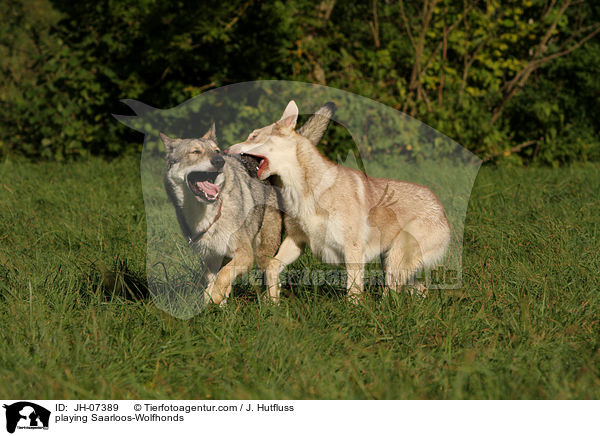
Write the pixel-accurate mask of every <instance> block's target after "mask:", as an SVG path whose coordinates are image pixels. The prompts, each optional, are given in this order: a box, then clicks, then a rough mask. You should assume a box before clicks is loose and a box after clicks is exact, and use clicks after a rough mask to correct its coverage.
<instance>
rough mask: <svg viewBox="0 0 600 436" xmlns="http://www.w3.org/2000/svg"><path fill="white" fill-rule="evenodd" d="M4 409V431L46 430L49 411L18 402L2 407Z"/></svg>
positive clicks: (33, 404) (24, 402)
mask: <svg viewBox="0 0 600 436" xmlns="http://www.w3.org/2000/svg"><path fill="white" fill-rule="evenodd" d="M4 408H5V409H6V431H8V432H9V433H14V432H15V430H16V429H19V430H22V429H25V430H41V429H43V430H48V424H49V422H50V411H49V410H48V409H45V408H44V407H42V406H38V405H37V404H35V403H30V402H29V401H19V402H18V403H13V404H10V405H6V404H5V405H4Z"/></svg>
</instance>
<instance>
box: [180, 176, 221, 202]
mask: <svg viewBox="0 0 600 436" xmlns="http://www.w3.org/2000/svg"><path fill="white" fill-rule="evenodd" d="M218 175H219V173H218V172H215V171H210V172H205V171H192V172H190V173H189V174H188V175H187V177H186V180H187V184H188V187H189V188H190V191H192V193H193V194H194V195H195V196H196V197H198V198H200V199H201V200H204V201H207V202H209V203H212V202H213V201H215V200H216V199H217V197H218V196H219V186H217V185H215V179H216V178H217V176H218Z"/></svg>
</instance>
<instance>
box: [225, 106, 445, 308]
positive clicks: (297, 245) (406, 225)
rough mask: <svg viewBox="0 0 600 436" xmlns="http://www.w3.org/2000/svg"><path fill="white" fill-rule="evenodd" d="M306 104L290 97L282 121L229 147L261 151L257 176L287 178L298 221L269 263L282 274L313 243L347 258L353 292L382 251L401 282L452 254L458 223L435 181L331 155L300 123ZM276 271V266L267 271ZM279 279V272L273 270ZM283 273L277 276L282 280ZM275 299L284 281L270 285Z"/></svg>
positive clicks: (351, 294)
mask: <svg viewBox="0 0 600 436" xmlns="http://www.w3.org/2000/svg"><path fill="white" fill-rule="evenodd" d="M297 118H298V106H296V103H295V102H294V101H290V102H289V104H288V105H287V107H286V108H285V111H284V113H283V116H282V117H281V119H280V120H279V121H277V122H276V123H274V124H271V125H269V126H266V127H263V128H261V129H257V130H255V131H254V132H252V133H251V134H250V136H248V139H247V140H246V141H244V142H242V143H239V144H235V145H233V146H231V147H229V149H228V150H227V152H228V153H230V154H234V153H241V154H247V155H251V156H253V157H255V158H257V159H258V162H259V165H258V172H257V177H258V178H259V179H261V180H264V179H266V178H267V177H269V176H271V175H277V176H279V178H280V179H281V184H282V197H283V204H284V206H285V212H286V213H287V214H289V215H290V216H291V218H292V221H293V224H295V225H293V226H288V228H287V231H288V235H287V237H286V239H285V240H284V241H283V243H282V244H281V247H280V249H279V251H278V253H277V255H276V256H275V258H274V259H273V260H272V262H274V264H273V265H272V266H271V268H268V269H267V270H268V271H271V272H270V274H277V275H279V273H280V272H281V271H282V270H283V268H284V267H285V266H286V265H288V264H290V263H292V262H293V261H294V260H296V259H297V258H298V256H299V255H300V254H301V252H302V249H303V247H304V246H305V245H306V244H308V245H309V246H310V248H311V250H312V252H313V253H314V254H315V255H316V256H318V257H320V258H321V260H322V261H324V262H327V263H344V264H345V265H346V271H347V274H348V281H347V288H348V298H349V299H350V300H351V301H353V302H357V301H358V296H359V295H360V294H361V293H362V292H363V275H364V265H365V263H366V262H369V261H371V260H373V259H375V258H376V257H377V256H380V257H381V260H382V262H383V267H384V270H385V280H386V286H387V287H388V288H391V289H394V290H400V287H401V286H402V285H404V284H406V282H407V281H408V279H409V278H410V277H411V276H412V275H413V274H414V273H415V272H417V271H419V270H420V269H421V268H424V267H428V266H431V265H432V264H434V263H435V262H436V261H438V260H440V259H441V258H442V256H443V255H444V252H445V250H446V247H447V246H448V242H449V240H450V227H449V225H448V220H447V219H446V213H445V211H444V207H443V206H442V204H441V203H440V201H439V200H438V198H437V197H436V195H435V194H434V193H433V192H431V190H429V189H428V188H427V187H425V186H420V185H416V184H413V183H408V182H399V181H395V180H390V179H379V178H374V177H369V176H367V175H366V174H364V173H362V172H360V171H357V170H354V169H351V168H346V167H343V166H339V165H337V164H335V163H334V162H331V161H329V160H328V159H327V158H325V157H324V156H323V155H321V153H319V151H318V150H317V148H316V147H315V145H313V144H312V143H311V142H310V141H309V140H307V139H306V138H304V137H302V136H300V135H299V134H298V133H296V132H295V131H294V128H295V127H296V121H297ZM267 274H269V272H267ZM271 279H273V277H271ZM276 282H277V278H275V280H273V281H271V283H276ZM270 294H271V297H272V298H273V299H274V300H277V299H278V298H279V285H278V286H277V289H271V290H270Z"/></svg>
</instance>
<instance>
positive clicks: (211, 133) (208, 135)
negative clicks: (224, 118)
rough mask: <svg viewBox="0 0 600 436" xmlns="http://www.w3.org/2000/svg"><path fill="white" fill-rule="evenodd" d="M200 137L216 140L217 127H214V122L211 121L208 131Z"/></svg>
mask: <svg viewBox="0 0 600 436" xmlns="http://www.w3.org/2000/svg"><path fill="white" fill-rule="evenodd" d="M202 139H210V140H211V141H215V142H217V129H216V128H215V123H212V125H211V126H210V129H208V132H206V133H205V134H204V136H203V137H202Z"/></svg>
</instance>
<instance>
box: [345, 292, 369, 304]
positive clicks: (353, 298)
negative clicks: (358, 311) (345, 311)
mask: <svg viewBox="0 0 600 436" xmlns="http://www.w3.org/2000/svg"><path fill="white" fill-rule="evenodd" d="M346 300H347V301H348V303H350V304H353V305H355V306H359V305H360V304H362V303H363V302H364V300H365V294H364V293H363V292H360V293H358V292H349V293H348V295H347V296H346Z"/></svg>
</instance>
